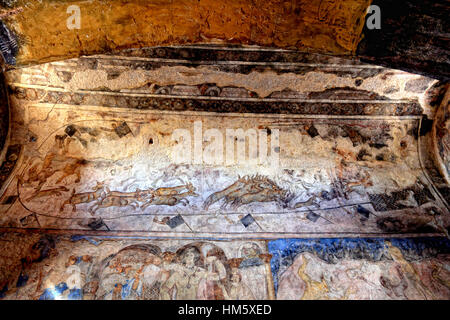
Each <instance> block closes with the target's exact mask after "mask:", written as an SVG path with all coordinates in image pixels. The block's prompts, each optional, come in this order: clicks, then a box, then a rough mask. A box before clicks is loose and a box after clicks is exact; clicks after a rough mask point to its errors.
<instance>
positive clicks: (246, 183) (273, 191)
mask: <svg viewBox="0 0 450 320" xmlns="http://www.w3.org/2000/svg"><path fill="white" fill-rule="evenodd" d="M287 194H288V193H287V191H285V190H283V189H281V188H280V187H278V186H277V184H276V183H275V182H273V181H272V180H270V179H269V178H267V177H263V176H259V175H256V176H252V177H243V178H239V179H238V180H237V181H236V182H235V183H233V184H232V185H231V186H229V187H227V188H226V189H224V190H222V191H219V192H215V193H213V194H211V195H210V196H209V197H208V198H207V199H206V201H205V203H204V205H203V207H204V209H205V210H208V208H209V207H210V206H211V205H212V204H213V203H215V202H218V201H220V200H221V199H224V203H223V204H222V208H225V207H226V206H227V205H231V207H232V208H233V209H236V208H238V207H239V206H241V205H245V204H249V203H252V202H272V201H275V202H278V203H282V202H284V199H285V198H286V196H287Z"/></svg>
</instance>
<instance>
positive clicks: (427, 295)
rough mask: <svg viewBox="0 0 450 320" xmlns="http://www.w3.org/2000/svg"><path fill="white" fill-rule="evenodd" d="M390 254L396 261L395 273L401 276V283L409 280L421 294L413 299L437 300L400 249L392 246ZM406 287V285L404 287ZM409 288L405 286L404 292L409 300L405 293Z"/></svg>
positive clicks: (390, 246)
mask: <svg viewBox="0 0 450 320" xmlns="http://www.w3.org/2000/svg"><path fill="white" fill-rule="evenodd" d="M389 253H390V255H391V257H392V258H393V259H394V261H395V263H396V265H395V267H394V268H395V272H396V273H397V274H398V275H399V277H400V279H401V281H402V282H403V283H405V280H406V279H407V280H408V282H410V283H411V285H412V286H413V287H414V288H415V289H416V292H418V293H420V295H421V297H411V298H419V299H426V300H428V299H435V296H434V294H433V293H432V292H431V291H430V290H429V289H428V288H427V287H426V286H425V285H424V284H423V282H422V280H421V279H420V275H419V274H418V272H417V271H416V269H415V268H414V266H413V265H412V264H410V263H409V262H408V261H406V259H405V258H404V257H403V254H402V252H401V251H400V249H399V248H397V247H394V246H392V245H389ZM403 286H405V285H403ZM407 288H408V286H407V285H406V286H405V289H404V290H403V293H404V295H405V297H407V298H408V296H407V294H406V293H405V290H406V289H407Z"/></svg>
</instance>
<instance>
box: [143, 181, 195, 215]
mask: <svg viewBox="0 0 450 320" xmlns="http://www.w3.org/2000/svg"><path fill="white" fill-rule="evenodd" d="M183 191H184V192H183ZM189 196H192V197H197V196H198V194H197V193H195V187H194V186H193V185H192V184H191V183H187V184H185V185H182V186H177V187H168V188H158V189H156V190H154V191H153V192H152V193H151V195H150V196H149V198H148V199H147V201H146V202H145V203H144V204H143V205H142V206H141V209H145V208H147V207H148V206H151V205H166V206H175V205H177V204H179V203H182V204H183V205H187V204H188V203H189V201H188V200H187V199H186V198H187V197H189Z"/></svg>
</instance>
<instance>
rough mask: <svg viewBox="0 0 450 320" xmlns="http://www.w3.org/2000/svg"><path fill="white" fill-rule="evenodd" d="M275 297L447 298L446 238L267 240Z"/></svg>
mask: <svg viewBox="0 0 450 320" xmlns="http://www.w3.org/2000/svg"><path fill="white" fill-rule="evenodd" d="M268 247H269V252H270V253H271V254H273V258H272V261H271V265H272V272H273V276H274V282H275V288H276V296H277V299H283V300H284V299H288V300H291V299H292V300H296V299H304V300H328V299H332V300H355V299H362V300H369V299H370V300H372V299H376V300H379V299H382V300H391V299H393V300H434V299H438V300H448V299H450V242H449V240H448V239H446V238H404V239H390V240H387V239H380V238H377V239H286V240H275V241H270V242H269V244H268Z"/></svg>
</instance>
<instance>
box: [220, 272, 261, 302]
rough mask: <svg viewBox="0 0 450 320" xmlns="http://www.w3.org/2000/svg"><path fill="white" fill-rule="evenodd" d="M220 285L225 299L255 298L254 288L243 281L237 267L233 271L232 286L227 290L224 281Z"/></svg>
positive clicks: (231, 276)
mask: <svg viewBox="0 0 450 320" xmlns="http://www.w3.org/2000/svg"><path fill="white" fill-rule="evenodd" d="M219 286H220V288H221V289H222V292H223V295H224V298H225V300H255V296H254V295H253V292H252V290H251V289H250V288H249V287H248V286H246V285H245V284H244V283H242V275H241V274H240V273H239V270H238V269H236V268H234V269H233V270H232V271H231V275H230V288H229V289H228V290H227V289H226V288H225V286H224V285H223V284H222V283H220V284H219Z"/></svg>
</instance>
